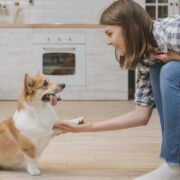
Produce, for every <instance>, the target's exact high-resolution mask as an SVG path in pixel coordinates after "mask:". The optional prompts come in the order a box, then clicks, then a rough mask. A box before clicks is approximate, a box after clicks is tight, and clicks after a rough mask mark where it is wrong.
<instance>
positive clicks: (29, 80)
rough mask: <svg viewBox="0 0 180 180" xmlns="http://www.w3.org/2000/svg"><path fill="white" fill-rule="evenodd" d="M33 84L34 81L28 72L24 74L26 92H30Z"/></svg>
mask: <svg viewBox="0 0 180 180" xmlns="http://www.w3.org/2000/svg"><path fill="white" fill-rule="evenodd" d="M33 85H34V83H33V80H32V78H31V77H30V76H29V75H28V74H25V77H24V90H25V92H27V93H28V94H31V93H32V90H33Z"/></svg>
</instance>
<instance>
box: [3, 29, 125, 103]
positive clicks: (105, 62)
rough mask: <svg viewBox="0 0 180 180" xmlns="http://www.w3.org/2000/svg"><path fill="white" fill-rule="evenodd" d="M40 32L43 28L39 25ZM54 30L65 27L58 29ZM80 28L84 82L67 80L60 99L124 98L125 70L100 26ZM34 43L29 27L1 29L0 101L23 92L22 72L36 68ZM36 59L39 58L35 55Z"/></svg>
mask: <svg viewBox="0 0 180 180" xmlns="http://www.w3.org/2000/svg"><path fill="white" fill-rule="evenodd" d="M42 31H45V29H43V28H42ZM56 31H58V32H61V31H64V30H62V29H61V28H59V29H56ZM69 31H71V30H70V29H69ZM72 31H73V30H72ZM81 31H84V33H85V35H86V44H85V54H86V56H85V58H84V61H85V83H84V84H82V85H74V84H69V85H68V83H67V86H66V88H65V89H64V91H63V92H62V99H64V100H127V99H128V71H126V70H122V69H120V67H119V64H118V63H117V62H116V60H115V56H114V49H113V48H112V47H109V46H107V45H106V43H105V34H104V31H103V29H81ZM33 45H34V44H33V30H32V28H1V29H0V62H1V66H0V99H1V100H15V99H17V98H18V96H19V95H20V93H21V91H22V87H23V80H24V74H25V73H29V74H34V72H37V71H38V70H39V69H38V68H39V67H36V66H35V64H36V63H34V62H35V61H36V60H37V59H35V58H34V56H33ZM38 61H41V59H39V58H38ZM83 68H84V67H83ZM65 83H66V82H65Z"/></svg>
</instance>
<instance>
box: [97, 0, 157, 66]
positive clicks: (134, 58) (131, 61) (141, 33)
mask: <svg viewBox="0 0 180 180" xmlns="http://www.w3.org/2000/svg"><path fill="white" fill-rule="evenodd" d="M100 24H102V25H116V26H121V28H122V30H123V34H124V39H125V46H126V54H125V56H120V57H119V59H120V60H119V63H120V66H121V67H122V68H127V69H134V68H135V67H136V65H137V63H138V62H139V61H140V60H142V59H144V58H149V56H150V54H151V52H152V51H153V49H154V48H155V47H157V44H156V41H155V39H154V37H153V33H152V28H153V22H152V19H151V18H150V16H149V15H148V13H147V12H146V11H145V10H144V9H143V8H142V7H141V6H140V5H139V4H137V3H136V2H134V1H133V0H117V1H115V2H113V3H112V4H111V5H110V6H109V7H108V8H107V9H105V10H104V12H103V13H102V15H101V18H100Z"/></svg>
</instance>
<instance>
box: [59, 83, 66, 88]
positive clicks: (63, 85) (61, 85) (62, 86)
mask: <svg viewBox="0 0 180 180" xmlns="http://www.w3.org/2000/svg"><path fill="white" fill-rule="evenodd" d="M58 85H59V87H61V88H62V89H64V88H65V86H66V85H65V84H64V83H63V84H58Z"/></svg>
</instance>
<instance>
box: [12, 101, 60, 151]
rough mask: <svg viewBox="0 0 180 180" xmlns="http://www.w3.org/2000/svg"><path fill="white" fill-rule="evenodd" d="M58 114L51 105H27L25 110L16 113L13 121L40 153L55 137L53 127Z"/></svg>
mask: <svg viewBox="0 0 180 180" xmlns="http://www.w3.org/2000/svg"><path fill="white" fill-rule="evenodd" d="M56 118H57V117H56V114H55V112H54V111H53V109H52V107H51V105H49V104H43V105H42V104H35V105H34V104H33V106H31V105H28V104H25V108H24V109H22V110H21V111H16V112H15V114H14V116H13V119H14V122H15V126H16V128H17V129H18V130H20V132H21V133H22V134H23V135H25V136H27V137H29V138H30V139H31V140H32V142H33V144H35V146H36V148H37V150H38V152H39V153H41V151H42V150H43V149H44V148H45V147H46V146H47V144H48V142H49V140H50V138H51V137H52V135H53V131H52V127H53V124H54V122H55V120H57V119H56Z"/></svg>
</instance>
